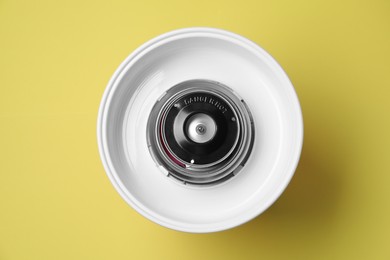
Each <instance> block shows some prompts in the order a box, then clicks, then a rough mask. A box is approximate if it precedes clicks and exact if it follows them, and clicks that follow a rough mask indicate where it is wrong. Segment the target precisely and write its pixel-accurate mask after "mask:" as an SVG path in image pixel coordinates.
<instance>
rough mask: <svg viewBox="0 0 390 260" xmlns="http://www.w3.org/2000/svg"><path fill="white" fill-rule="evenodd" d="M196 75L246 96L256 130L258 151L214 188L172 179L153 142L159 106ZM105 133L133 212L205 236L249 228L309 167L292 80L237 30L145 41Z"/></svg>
mask: <svg viewBox="0 0 390 260" xmlns="http://www.w3.org/2000/svg"><path fill="white" fill-rule="evenodd" d="M191 79H208V80H213V81H217V82H221V83H223V84H224V85H226V86H229V87H230V88H232V89H233V90H234V91H235V92H237V93H238V94H239V95H240V97H242V98H243V99H244V100H245V102H246V104H247V105H248V107H249V109H250V111H251V112H252V116H253V121H254V126H255V141H254V146H253V150H252V154H251V156H250V158H249V160H248V161H247V163H246V165H245V166H244V168H243V169H242V171H241V172H240V173H239V174H238V175H237V176H235V177H234V178H232V179H231V180H229V181H227V182H224V183H222V184H220V185H215V186H210V187H207V188H198V187H189V186H185V185H182V184H179V183H176V182H174V181H172V180H171V178H167V177H166V176H165V175H164V174H163V173H162V172H163V171H162V169H159V167H158V166H157V165H156V163H155V161H154V160H153V159H152V157H151V155H150V153H149V151H148V146H147V140H146V132H147V130H146V125H147V121H148V116H149V113H150V111H151V109H152V107H153V105H154V104H155V102H156V100H158V98H159V97H160V96H161V95H162V94H163V93H164V92H165V91H166V90H167V89H169V88H171V87H172V86H174V85H176V84H178V83H180V82H183V81H187V80H191ZM97 134H98V143H99V150H100V156H101V159H102V161H103V164H104V167H105V170H106V172H107V175H108V177H109V178H110V180H111V182H112V184H113V185H114V187H115V188H116V189H117V191H118V192H119V194H120V195H121V196H122V197H123V199H124V200H125V201H126V202H127V203H128V204H129V205H130V206H132V207H133V208H134V209H135V210H137V211H138V212H139V213H140V214H142V215H143V216H145V217H147V218H148V219H150V220H152V221H154V222H156V223H158V224H160V225H162V226H165V227H168V228H172V229H175V230H180V231H186V232H196V233H202V232H214V231H220V230H225V229H229V228H232V227H235V226H238V225H240V224H243V223H245V222H247V221H249V220H251V219H252V218H254V217H256V216H257V215H259V214H260V213H262V212H263V211H265V210H266V209H267V208H268V207H269V206H270V205H271V204H272V203H273V202H274V201H275V200H276V199H277V198H278V197H279V196H280V194H281V193H282V192H283V190H284V189H285V188H286V186H287V184H288V183H289V181H290V179H291V177H292V176H293V174H294V171H295V169H296V166H297V164H298V161H299V157H300V153H301V147H302V141H303V122H302V115H301V109H300V105H299V101H298V98H297V96H296V93H295V91H294V88H293V86H292V84H291V82H290V81H289V79H288V77H287V75H286V74H285V72H284V71H283V69H282V68H281V67H280V66H279V65H278V63H277V62H276V61H275V60H274V59H273V58H272V57H271V56H270V55H269V54H268V53H267V52H266V51H264V50H263V49H262V48H260V47H259V46H258V45H256V44H255V43H253V42H251V41H249V40H247V39H246V38H243V37H241V36H239V35H237V34H234V33H231V32H227V31H223V30H219V29H211V28H188V29H181V30H176V31H173V32H169V33H166V34H163V35H161V36H159V37H157V38H155V39H153V40H151V41H149V42H147V43H145V44H144V45H142V46H141V47H139V48H138V49H137V50H136V51H134V52H133V53H132V54H131V55H130V56H129V57H128V58H127V59H126V60H125V61H124V62H123V63H122V64H121V65H120V67H119V68H118V69H117V71H116V72H115V74H114V75H113V76H112V78H111V80H110V82H109V83H108V86H107V89H106V91H105V93H104V96H103V99H102V102H101V106H100V110H99V115H98V125H97Z"/></svg>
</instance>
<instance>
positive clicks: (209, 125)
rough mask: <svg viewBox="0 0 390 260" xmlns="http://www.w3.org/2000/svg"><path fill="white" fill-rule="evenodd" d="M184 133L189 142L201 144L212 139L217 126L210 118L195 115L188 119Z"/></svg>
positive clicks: (202, 114)
mask: <svg viewBox="0 0 390 260" xmlns="http://www.w3.org/2000/svg"><path fill="white" fill-rule="evenodd" d="M185 131H186V134H187V136H188V137H189V139H191V141H193V142H195V143H200V144H202V143H207V142H208V141H210V140H211V139H213V138H214V136H215V134H216V132H217V125H216V124H215V121H214V119H213V118H212V117H211V116H209V115H207V114H204V113H197V114H195V115H193V116H191V117H190V118H189V119H188V121H187V124H186V127H185Z"/></svg>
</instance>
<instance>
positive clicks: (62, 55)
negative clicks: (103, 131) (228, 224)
mask: <svg viewBox="0 0 390 260" xmlns="http://www.w3.org/2000/svg"><path fill="white" fill-rule="evenodd" d="M189 26H211V27H218V28H222V29H228V30H231V31H233V32H236V33H239V34H242V35H243V36H245V37H248V38H249V39H252V40H253V41H255V42H257V43H258V44H260V45H261V46H263V47H264V48H265V49H266V50H267V51H269V52H270V53H271V54H272V55H273V56H274V57H275V58H276V59H277V60H278V61H279V62H280V64H281V65H282V66H283V68H284V69H285V70H286V72H287V73H288V74H289V76H290V78H291V80H292V82H293V84H294V85H295V87H296V90H297V93H298V95H299V98H300V101H301V105H302V109H303V115H304V122H305V141H304V148H303V153H302V158H301V162H300V164H299V167H298V170H297V172H296V175H295V176H294V178H293V180H292V182H291V184H290V186H289V187H288V188H287V190H286V191H285V193H284V194H283V195H282V196H281V198H280V199H279V200H278V201H277V202H276V204H274V205H273V206H272V207H271V208H270V209H269V210H268V211H266V212H265V213H264V214H263V215H261V216H259V217H258V218H256V219H255V220H253V221H251V222H249V223H247V224H245V225H243V226H240V227H238V228H235V229H232V230H229V231H225V232H220V233H213V234H203V235H199V234H187V233H181V232H176V231H172V230H168V229H166V228H163V227H160V226H158V225H157V224H154V223H152V222H150V221H148V220H146V219H145V218H143V217H142V216H140V215H139V214H138V213H136V212H135V211H134V210H133V209H132V208H130V207H129V206H128V205H127V204H126V203H125V202H124V201H123V200H122V199H121V198H120V196H119V195H118V194H117V192H116V191H115V190H114V188H113V187H112V185H111V183H110V182H109V180H108V178H107V177H106V175H105V172H104V170H103V167H102V164H101V162H100V159H99V155H98V150H97V142H96V131H95V129H96V118H97V112H98V106H99V102H100V99H101V97H102V94H103V91H104V89H105V86H106V84H107V82H108V80H109V78H110V77H111V75H112V74H113V72H114V71H115V69H116V68H117V66H118V65H119V64H120V63H121V62H122V61H123V60H124V59H125V57H126V56H127V55H128V54H129V53H130V52H132V51H133V50H134V49H135V48H136V47H138V46H139V45H140V44H142V43H143V42H145V41H147V40H149V39H151V38H153V37H155V36H157V35H159V34H161V33H164V32H167V31H170V30H173V29H177V28H182V27H189ZM0 93H1V94H0V160H1V161H0V259H1V260H3V259H4V260H8V259H39V260H41V259H142V258H149V259H390V152H389V151H390V150H389V149H390V122H389V120H390V115H389V114H390V1H386V0H383V1H379V0H364V1H304V0H294V1H269V0H267V1H244V0H243V1H222V0H218V1H203V0H198V1H183V0H182V1H173V0H168V1H78V0H77V1H76V0H71V1H41V0H39V1H27V0H26V1H16V0H15V1H10V0H0Z"/></svg>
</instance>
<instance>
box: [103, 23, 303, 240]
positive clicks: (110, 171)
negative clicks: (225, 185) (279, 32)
mask: <svg viewBox="0 0 390 260" xmlns="http://www.w3.org/2000/svg"><path fill="white" fill-rule="evenodd" d="M194 33H196V35H197V36H201V35H204V36H210V34H214V35H220V36H225V37H230V38H232V39H235V40H236V41H237V42H240V45H241V46H250V47H251V48H252V49H253V50H254V51H256V52H258V53H260V54H261V55H263V56H265V57H266V58H267V63H268V65H269V66H270V67H271V68H272V69H273V70H274V71H276V72H277V73H278V74H280V75H281V77H283V78H284V80H285V82H286V83H287V84H288V85H289V86H286V87H290V89H291V90H292V92H291V94H292V97H291V98H293V99H295V100H294V101H295V103H296V104H297V107H296V108H297V111H298V114H297V115H296V116H297V131H298V134H299V136H298V138H299V140H296V141H297V146H296V149H295V151H294V154H293V155H292V157H293V158H296V159H295V160H294V163H293V164H291V165H292V166H291V167H290V169H288V176H287V177H286V178H285V179H284V183H283V185H280V186H279V187H280V188H279V190H277V191H275V192H274V193H273V197H272V198H270V199H268V203H267V204H264V205H263V206H262V207H259V208H258V209H257V211H256V212H255V214H252V215H248V216H246V217H245V218H241V219H239V220H238V221H231V222H230V223H229V224H227V225H225V226H220V225H219V226H215V227H212V228H210V227H206V228H205V227H201V226H196V225H191V226H183V225H180V223H181V222H178V223H177V224H176V225H175V224H172V223H167V222H166V221H164V220H163V219H162V218H161V217H158V214H155V215H153V214H151V213H150V211H148V210H147V209H145V208H144V207H143V205H142V204H139V202H138V201H137V200H136V199H135V198H134V197H132V196H131V195H130V194H129V193H126V192H125V191H124V189H125V187H123V185H122V184H121V182H120V181H119V180H118V178H117V177H116V176H117V173H116V171H115V168H114V166H113V165H112V162H111V160H110V159H109V156H108V149H107V146H106V145H105V141H106V139H105V136H104V134H103V122H104V121H105V117H106V116H107V111H106V107H107V106H108V105H109V103H108V100H109V97H110V96H111V95H112V94H113V92H115V89H116V87H117V84H116V81H117V79H118V78H119V77H120V75H121V74H122V73H123V71H124V70H125V69H126V67H127V66H128V64H129V63H130V62H132V61H133V60H134V59H136V58H137V57H138V56H139V55H140V54H141V53H142V52H144V51H145V50H146V49H148V48H150V47H152V46H153V45H158V44H159V43H161V42H162V41H165V40H167V39H169V38H171V37H174V36H177V35H185V34H194ZM110 101H111V100H110ZM303 136H304V131H303V116H302V109H301V106H300V102H299V99H298V96H297V93H296V90H295V88H294V87H293V85H292V83H291V81H290V79H289V77H288V76H287V74H286V72H285V71H284V70H283V69H282V67H281V66H280V65H279V63H278V62H277V61H276V60H275V59H274V58H273V57H272V56H271V55H270V54H269V53H268V52H267V51H265V50H264V49H263V48H262V47H260V46H259V45H257V44H256V43H254V42H252V41H251V40H249V39H247V38H245V37H243V36H241V35H238V34H236V33H233V32H230V31H227V30H223V29H217V28H211V27H188V28H182V29H177V30H173V31H170V32H167V33H164V34H162V35H159V36H157V37H155V38H153V39H151V40H149V41H147V42H145V43H144V44H142V45H141V46H140V47H138V48H137V49H136V50H134V51H133V52H132V53H131V54H130V55H129V56H128V57H127V58H126V59H125V60H124V61H123V62H122V63H121V64H120V66H119V67H118V68H117V69H116V71H115V73H114V74H113V76H112V77H111V79H110V80H109V82H108V84H107V87H106V89H105V91H104V93H103V97H102V100H101V102H100V106H99V111H98V118H97V142H98V149H99V154H100V158H101V160H102V163H103V167H104V169H105V172H106V174H107V176H108V178H109V179H110V181H111V183H112V185H113V186H114V188H115V189H116V191H117V192H118V193H119V194H120V195H121V197H122V198H123V199H124V200H125V201H126V202H127V203H128V204H129V205H130V206H131V207H133V209H135V210H136V211H137V212H138V213H140V214H141V215H142V216H144V217H146V218H147V219H149V220H151V221H153V222H155V223H158V224H159V225H161V226H163V227H166V228H170V229H174V230H177V231H183V232H191V233H210V232H218V231H223V230H227V229H230V228H233V227H237V226H239V225H242V224H244V223H246V222H248V221H250V220H252V219H254V218H256V217H257V216H258V215H260V214H261V213H263V212H264V211H266V210H267V209H268V208H269V207H270V206H271V205H272V204H273V203H274V202H275V201H276V200H277V199H278V198H279V197H280V195H281V194H282V193H283V191H284V190H285V189H286V187H287V186H288V184H289V183H290V181H291V178H292V177H293V175H294V173H295V170H296V168H297V166H298V163H299V159H300V155H301V151H302V146H303ZM286 171H287V170H286Z"/></svg>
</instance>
